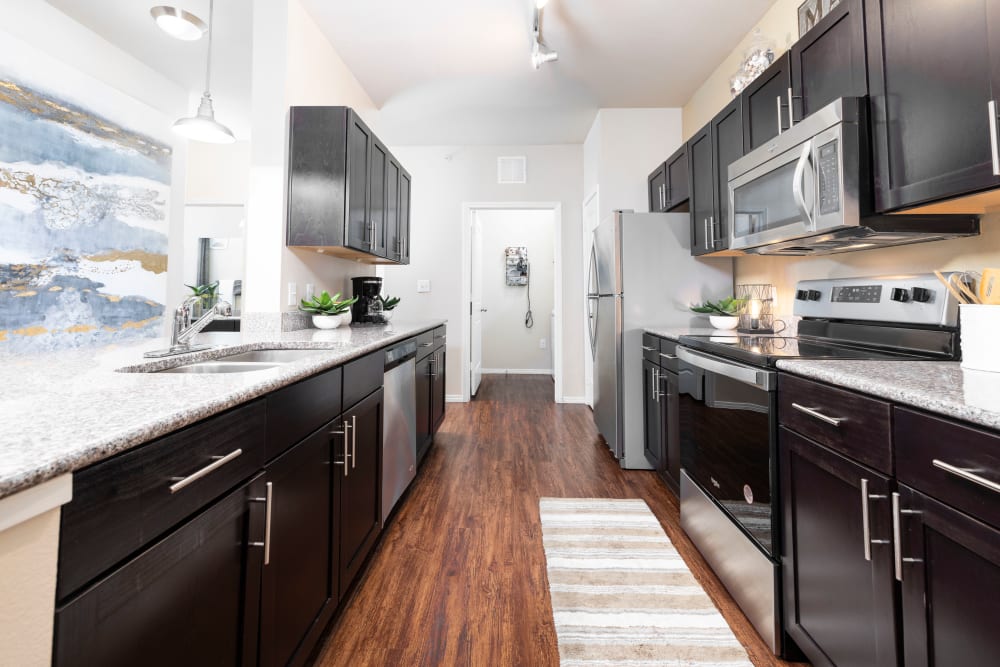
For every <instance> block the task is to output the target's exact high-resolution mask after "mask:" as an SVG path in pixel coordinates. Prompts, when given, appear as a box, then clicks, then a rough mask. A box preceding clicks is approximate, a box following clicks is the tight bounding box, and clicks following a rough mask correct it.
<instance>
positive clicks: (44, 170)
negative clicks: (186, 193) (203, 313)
mask: <svg viewBox="0 0 1000 667" xmlns="http://www.w3.org/2000/svg"><path fill="white" fill-rule="evenodd" d="M33 78H37V77H33ZM55 89H59V82H57V81H54V82H51V85H50V86H46V85H45V82H44V81H43V82H41V85H40V84H39V82H36V81H34V80H32V81H31V82H27V81H25V80H24V78H21V77H18V76H17V75H16V74H11V72H10V71H5V69H4V66H3V65H0V356H2V355H9V354H22V353H30V352H41V351H51V350H59V349H66V348H71V347H80V346H84V345H104V344H109V343H115V342H119V341H124V340H129V339H134V338H139V337H148V336H158V335H160V334H161V330H162V321H163V319H162V318H163V313H164V301H165V300H166V288H167V283H166V276H167V273H166V271H167V232H168V229H169V219H168V200H169V193H170V169H171V149H170V147H169V146H168V145H165V144H164V143H161V142H160V141H157V140H155V139H153V138H151V137H149V136H147V135H146V134H144V133H142V132H140V131H136V130H133V129H130V128H129V127H126V126H125V124H124V123H122V122H121V121H120V120H117V121H116V120H115V119H114V118H109V117H108V115H109V114H108V113H107V112H105V113H98V112H95V111H93V110H90V109H88V108H85V107H84V106H82V105H81V104H79V103H78V102H77V101H76V100H72V101H71V100H68V99H64V98H62V97H61V96H60V95H59V94H56V93H53V92H52V91H53V90H55ZM108 90H110V89H108ZM102 92H104V91H102ZM114 92H116V91H112V93H114ZM119 94H120V93H119ZM128 101H129V104H125V105H123V106H122V107H121V108H122V109H128V110H129V113H134V105H135V100H131V99H129V100H128ZM130 105H131V106H130ZM102 106H104V108H105V109H107V110H110V111H112V115H113V112H114V110H115V105H113V104H111V105H109V104H107V103H106V102H105V103H104V104H103V105H102Z"/></svg>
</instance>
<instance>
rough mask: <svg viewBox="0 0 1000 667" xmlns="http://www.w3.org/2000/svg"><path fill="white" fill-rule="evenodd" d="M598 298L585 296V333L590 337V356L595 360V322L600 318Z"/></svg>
mask: <svg viewBox="0 0 1000 667" xmlns="http://www.w3.org/2000/svg"><path fill="white" fill-rule="evenodd" d="M600 302H601V301H600V298H598V297H596V296H590V297H587V320H588V321H587V335H588V336H589V337H590V356H591V358H592V359H594V360H595V361H596V360H597V322H598V319H599V318H600V314H601V309H600Z"/></svg>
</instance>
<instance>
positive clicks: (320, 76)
mask: <svg viewBox="0 0 1000 667" xmlns="http://www.w3.org/2000/svg"><path fill="white" fill-rule="evenodd" d="M253 43H254V47H253V94H252V99H253V120H252V125H253V145H252V147H251V157H250V196H249V200H248V209H247V266H248V267H252V270H250V271H248V276H247V297H246V301H245V305H244V308H245V310H246V311H248V312H279V311H282V310H294V309H295V306H294V305H291V306H289V305H288V304H287V300H286V289H287V285H288V283H290V282H294V283H296V285H297V286H298V289H297V292H298V295H299V297H300V298H301V297H302V296H304V293H305V285H306V284H307V283H312V284H313V285H314V286H315V290H316V292H317V293H318V292H319V291H321V290H324V289H326V290H329V291H330V292H342V293H344V294H349V293H350V281H349V278H350V277H351V276H358V275H373V274H374V269H373V267H372V266H371V265H368V264H360V263H357V262H352V261H349V260H344V259H339V258H335V257H329V256H327V255H320V254H318V253H312V252H309V251H305V250H292V249H290V248H286V247H285V195H286V192H285V189H286V182H287V178H286V165H287V146H288V107H289V106H296V105H330V106H340V105H343V106H349V107H353V108H354V109H355V110H356V111H357V112H358V113H359V114H360V116H361V117H362V118H363V119H364V121H365V122H366V123H368V125H370V126H371V127H372V129H374V130H375V131H376V132H377V127H378V123H377V111H376V107H375V104H374V103H373V102H372V101H371V98H370V97H369V96H368V94H367V93H366V92H365V91H364V89H363V88H362V87H361V85H360V84H359V83H358V81H357V79H355V78H354V75H353V74H351V72H350V70H349V69H348V68H347V66H346V65H345V64H344V62H343V60H341V58H340V56H339V55H338V54H337V52H336V50H335V49H334V48H333V46H332V45H331V44H330V43H329V42H328V41H327V39H326V37H325V36H324V35H323V33H322V32H321V31H320V29H319V27H318V26H317V25H316V23H315V21H313V19H312V17H311V16H309V14H308V13H307V12H306V10H305V9H304V8H303V7H302V5H301V3H300V2H299V1H298V0H278V1H275V0H254V42H253Z"/></svg>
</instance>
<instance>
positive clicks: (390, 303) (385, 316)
mask: <svg viewBox="0 0 1000 667" xmlns="http://www.w3.org/2000/svg"><path fill="white" fill-rule="evenodd" d="M378 301H379V303H380V304H382V320H383V321H384V322H386V323H388V322H389V320H391V319H392V310H393V309H394V308H395V307H396V306H398V305H399V297H398V296H382V295H381V294H379V295H378Z"/></svg>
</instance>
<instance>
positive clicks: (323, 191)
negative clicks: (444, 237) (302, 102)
mask: <svg viewBox="0 0 1000 667" xmlns="http://www.w3.org/2000/svg"><path fill="white" fill-rule="evenodd" d="M289 117H290V129H289V142H290V144H289V165H288V232H287V237H286V244H287V245H289V246H293V247H308V248H314V249H323V251H324V252H327V253H329V254H331V255H336V256H339V257H347V258H351V259H360V260H361V261H365V262H369V263H400V264H407V263H409V250H408V248H405V246H406V245H408V241H409V229H410V176H409V174H407V173H406V171H405V170H404V169H403V168H402V166H401V165H400V164H399V161H398V160H397V159H396V158H395V157H393V156H392V154H391V153H390V152H389V151H388V149H386V147H385V145H384V144H383V143H382V142H381V141H379V139H378V137H376V136H375V134H374V133H373V132H372V131H371V129H369V128H368V126H367V125H365V123H364V121H362V120H361V118H360V117H359V116H358V115H357V114H356V113H355V112H354V111H353V110H352V109H350V108H348V107H292V108H291V109H290V112H289ZM404 179H405V180H404Z"/></svg>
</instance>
